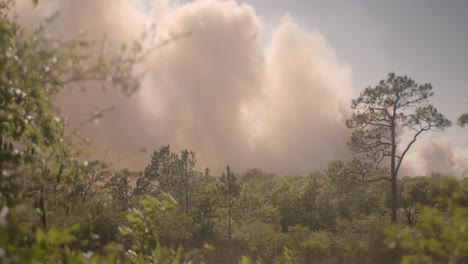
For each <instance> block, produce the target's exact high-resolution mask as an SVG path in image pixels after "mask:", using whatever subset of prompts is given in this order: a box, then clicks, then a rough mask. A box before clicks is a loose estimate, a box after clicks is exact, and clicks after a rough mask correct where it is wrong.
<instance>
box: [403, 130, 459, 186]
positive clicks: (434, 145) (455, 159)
mask: <svg viewBox="0 0 468 264" xmlns="http://www.w3.org/2000/svg"><path fill="white" fill-rule="evenodd" d="M405 162H406V168H408V169H407V173H408V174H409V175H429V174H431V173H434V172H438V173H442V174H444V175H454V176H457V177H468V148H464V149H456V148H454V147H453V146H452V144H450V142H449V141H448V140H447V139H445V138H443V137H442V136H440V135H439V134H430V135H428V136H426V137H423V138H422V139H421V140H420V141H419V142H418V144H417V145H415V147H414V149H413V150H412V151H411V152H408V157H407V159H406V160H405Z"/></svg>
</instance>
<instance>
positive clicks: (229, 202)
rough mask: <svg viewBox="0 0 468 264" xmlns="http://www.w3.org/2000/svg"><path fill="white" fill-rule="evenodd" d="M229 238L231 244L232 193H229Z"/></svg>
mask: <svg viewBox="0 0 468 264" xmlns="http://www.w3.org/2000/svg"><path fill="white" fill-rule="evenodd" d="M228 240H229V244H231V195H229V194H228Z"/></svg>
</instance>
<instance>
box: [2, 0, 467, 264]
mask: <svg viewBox="0 0 468 264" xmlns="http://www.w3.org/2000/svg"><path fill="white" fill-rule="evenodd" d="M10 7H11V2H10V1H0V134H1V138H0V262H1V263H244V264H248V263H400V262H401V263H468V179H466V178H465V179H456V178H454V177H451V176H450V175H441V174H437V173H434V174H431V175H423V176H418V177H401V175H399V173H398V172H399V168H400V164H402V163H403V160H404V157H405V154H406V153H407V151H411V146H412V145H413V143H415V142H416V141H417V139H418V137H419V136H420V135H422V134H424V133H425V132H427V131H432V130H442V129H444V128H445V127H448V126H450V124H451V122H450V121H449V120H447V119H446V118H445V117H444V116H443V115H442V114H440V113H439V112H437V110H436V109H435V108H434V107H433V106H432V105H430V104H428V103H427V100H428V99H429V98H430V97H432V96H433V92H432V86H431V85H430V84H423V85H419V84H417V83H415V82H414V81H413V80H412V79H411V78H408V77H406V76H396V75H395V74H389V75H388V78H387V79H385V80H383V81H381V82H380V83H379V84H378V85H377V86H375V87H369V88H366V89H365V90H364V91H363V92H362V93H361V95H360V96H359V97H358V98H357V99H356V100H353V101H352V103H351V109H352V110H353V111H354V112H353V115H352V116H351V117H350V118H349V120H348V122H347V125H348V127H349V128H350V129H352V130H353V133H352V136H351V138H350V139H349V147H350V150H351V151H353V152H354V153H355V158H354V159H352V160H346V161H333V162H331V163H330V164H329V165H328V166H327V168H326V169H324V170H317V171H313V172H311V173H310V174H309V175H307V176H300V175H277V174H274V173H269V172H265V171H262V170H260V169H251V170H248V171H245V172H239V171H236V168H230V167H229V166H227V167H226V169H225V170H224V172H222V173H221V175H218V174H216V173H213V172H211V171H210V169H208V168H206V169H205V170H201V171H200V170H199V169H198V168H199V166H197V163H196V162H197V156H196V154H195V153H194V152H192V151H190V150H183V151H181V152H174V151H173V150H172V149H171V148H170V147H169V145H165V146H162V147H161V148H159V149H156V150H152V155H151V159H150V162H149V163H148V164H147V166H146V168H145V169H144V170H143V171H132V170H129V169H123V170H117V169H113V168H112V166H110V165H109V164H107V163H106V162H105V161H102V160H88V155H87V153H86V150H85V149H86V147H85V145H84V144H83V140H82V139H81V138H80V137H79V136H78V135H77V133H76V131H75V130H74V129H71V128H70V127H67V121H66V117H64V116H60V115H59V113H58V112H57V111H55V110H54V109H55V108H54V100H55V98H56V96H57V94H58V93H59V92H60V91H61V90H62V89H64V88H66V87H72V88H73V87H80V86H83V85H91V86H97V85H99V86H101V85H105V86H109V87H111V88H112V89H119V90H121V92H122V93H126V94H131V93H132V92H133V91H135V90H137V89H138V85H139V83H138V79H137V78H134V77H132V74H131V72H132V67H133V66H134V65H135V63H137V61H138V60H139V58H141V57H142V56H145V51H144V49H143V48H142V45H141V44H140V43H135V44H134V45H132V46H128V47H122V49H121V50H120V51H119V52H118V53H116V54H114V55H109V54H102V53H100V51H99V50H98V49H96V48H95V47H94V46H93V44H92V43H88V42H86V41H84V40H81V39H77V40H73V41H70V42H61V41H58V40H54V39H51V38H49V37H48V36H47V35H46V34H43V31H44V29H45V28H46V27H47V24H44V25H43V26H41V27H39V28H38V29H37V30H35V31H28V30H27V29H25V28H22V27H21V26H20V25H19V24H18V23H17V22H16V21H15V19H14V18H12V17H11V16H10V13H9V8H10ZM168 45H170V43H169V44H168ZM104 114H105V113H102V112H97V113H95V114H94V115H92V116H91V118H89V120H86V121H85V123H84V124H83V125H86V122H91V123H92V122H93V121H94V120H96V119H99V118H101V117H102V115H104ZM466 117H467V115H466V114H465V115H462V116H461V117H460V119H459V120H458V123H459V124H460V126H462V125H464V124H466V123H467V120H468V118H466ZM401 127H406V128H408V129H409V130H410V131H411V130H414V132H415V133H414V137H413V139H414V140H413V141H410V142H409V143H408V144H407V145H403V146H400V147H402V148H401V149H403V152H402V153H399V152H398V151H397V146H398V145H399V144H401V143H400V142H399V140H398V138H397V133H399V132H398V128H401ZM78 129H79V128H78ZM169 143H170V142H168V143H167V144H169ZM387 161H388V162H387ZM415 176H416V175H415Z"/></svg>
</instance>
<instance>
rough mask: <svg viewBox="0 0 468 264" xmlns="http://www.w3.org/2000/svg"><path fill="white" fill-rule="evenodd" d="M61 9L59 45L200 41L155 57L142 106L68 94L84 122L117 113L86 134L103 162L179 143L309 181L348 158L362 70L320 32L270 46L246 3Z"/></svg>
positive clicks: (68, 4) (75, 116) (215, 165)
mask: <svg viewBox="0 0 468 264" xmlns="http://www.w3.org/2000/svg"><path fill="white" fill-rule="evenodd" d="M50 1H52V2H56V8H58V10H60V13H61V15H60V17H59V18H58V20H57V21H56V23H55V24H54V27H53V28H52V32H53V33H54V34H56V35H57V36H59V37H64V38H70V37H73V36H75V35H76V34H77V32H78V31H80V30H85V31H86V32H87V36H88V37H90V38H91V39H93V40H96V41H100V40H101V39H102V35H103V34H104V33H105V34H106V35H107V37H108V40H110V41H111V42H112V43H114V44H115V46H118V45H119V43H121V42H122V41H128V42H131V41H132V40H134V39H136V38H137V36H138V35H139V34H140V33H141V31H142V28H143V26H144V25H145V24H146V25H147V24H151V23H154V24H155V25H156V29H157V33H158V37H160V38H163V39H164V38H167V37H168V36H171V35H177V34H182V33H185V32H190V33H191V34H190V36H189V37H186V38H181V39H178V40H176V41H173V42H171V43H170V44H169V45H166V46H164V47H163V48H162V49H159V50H158V51H157V52H155V53H153V54H152V56H149V57H148V58H147V59H146V61H145V62H144V64H145V66H146V67H147V68H146V69H147V74H146V76H145V78H144V79H143V80H142V83H143V86H142V87H141V89H140V90H139V91H138V92H137V93H136V94H135V95H134V96H132V97H131V98H125V96H123V95H121V94H119V93H116V92H115V91H107V92H102V91H100V90H88V91H87V93H84V94H83V93H80V92H79V91H77V90H72V91H66V92H64V93H63V94H62V96H61V98H60V105H61V108H62V110H63V112H64V114H65V115H66V116H69V117H70V118H71V120H72V121H75V122H76V123H77V122H78V121H79V120H81V119H83V118H84V117H83V114H84V113H89V112H92V111H93V110H94V109H95V108H96V107H97V106H101V107H103V106H104V107H106V106H111V105H113V106H116V110H115V111H114V112H112V113H108V114H107V115H106V116H105V117H104V118H103V120H102V121H101V123H100V124H99V125H98V126H92V127H86V128H84V129H83V130H82V134H84V135H88V136H89V137H90V138H91V140H92V144H91V146H90V150H91V152H92V153H93V155H94V156H95V157H100V158H103V157H105V158H107V159H108V160H110V161H117V160H119V162H118V164H116V165H117V166H119V167H127V166H129V167H132V168H137V169H141V168H143V166H144V165H145V164H147V162H148V157H147V156H138V157H134V158H128V157H130V156H132V154H133V153H135V151H136V150H138V149H139V148H142V147H146V148H148V149H149V150H153V149H157V148H159V147H160V146H162V145H166V144H170V145H171V147H172V148H173V149H174V150H179V149H184V148H187V149H191V150H194V151H196V153H197V157H198V160H199V163H200V164H201V165H202V166H209V167H210V168H212V169H215V170H220V169H221V168H223V167H224V166H225V165H227V164H230V165H232V166H233V167H234V168H235V169H236V170H244V169H247V168H252V167H259V168H263V169H266V170H270V171H274V172H278V173H301V174H305V173H308V172H310V171H312V170H316V169H321V168H323V167H324V166H326V164H327V163H328V162H330V161H332V160H334V159H346V158H348V157H349V153H348V150H347V147H346V140H347V139H348V136H349V131H348V130H347V129H346V128H345V122H344V120H345V119H346V117H347V116H348V115H349V113H350V110H349V103H350V99H351V94H352V87H351V82H352V80H351V71H350V68H349V67H348V66H346V65H344V64H343V63H341V62H339V61H338V60H337V58H336V56H335V54H334V52H333V50H332V49H331V48H330V47H329V45H328V44H327V42H326V40H325V38H324V37H323V36H322V35H321V34H320V33H319V32H316V31H315V32H308V31H306V30H304V29H302V28H301V27H300V26H298V25H297V24H295V23H294V21H293V19H292V18H289V17H285V18H284V19H283V20H282V21H281V22H280V23H279V25H278V26H277V27H276V28H274V30H273V34H272V36H271V38H270V39H267V38H266V37H265V36H263V34H264V30H263V25H262V21H261V19H260V18H259V16H258V15H257V14H256V12H255V10H254V9H253V7H252V6H250V5H248V4H239V3H237V2H235V1H215V0H204V1H196V2H191V3H186V4H173V3H172V4H171V3H170V2H169V1H157V2H155V4H154V5H153V6H154V9H153V10H152V12H150V13H148V12H141V10H140V11H138V8H137V5H135V1H132V0H121V1H107V0H80V1H76V0H62V1H59V2H57V1H54V0H50ZM18 2H23V4H19V6H18V9H19V11H20V13H21V10H30V9H25V8H24V6H25V4H24V3H25V2H28V3H29V2H30V1H29V0H18ZM111 2H112V3H111ZM47 3H48V1H46V0H43V1H41V5H40V6H39V9H38V10H35V11H34V12H33V13H35V15H31V14H28V15H24V16H23V17H25V19H24V23H27V24H30V25H31V24H32V25H34V24H35V23H37V19H38V17H41V16H44V15H47V14H48V12H49V13H50V5H51V4H50V3H49V4H47ZM140 3H141V1H140ZM46 5H49V7H47V6H46ZM37 13H39V15H38V14H37ZM420 145H422V142H421V144H420ZM426 153H427V152H426ZM147 155H148V154H147ZM444 157H447V156H444ZM411 158H412V160H418V159H421V160H422V161H418V163H417V164H418V166H420V167H417V166H410V167H411V168H417V169H418V170H417V171H421V170H419V169H421V166H423V165H421V164H423V160H427V159H426V158H427V157H422V156H421V157H419V158H417V155H416V156H414V155H413V156H412V157H411ZM429 158H430V157H429ZM408 171H411V169H408ZM424 172H425V171H424Z"/></svg>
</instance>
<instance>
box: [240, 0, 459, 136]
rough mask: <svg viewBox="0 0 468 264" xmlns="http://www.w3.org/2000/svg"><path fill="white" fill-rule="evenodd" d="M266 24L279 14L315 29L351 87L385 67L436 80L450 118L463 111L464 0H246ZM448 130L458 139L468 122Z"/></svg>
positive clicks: (372, 79) (440, 103) (370, 81)
mask: <svg viewBox="0 0 468 264" xmlns="http://www.w3.org/2000/svg"><path fill="white" fill-rule="evenodd" d="M243 2H246V3H249V4H251V5H253V6H254V7H255V9H256V11H257V13H258V14H259V15H260V17H262V18H263V19H264V21H266V25H265V27H266V28H267V29H268V28H271V27H272V26H274V25H275V24H277V23H278V21H279V20H280V18H281V17H282V16H283V15H284V14H286V13H287V14H290V15H291V16H292V17H294V19H295V21H297V22H298V23H299V24H300V25H301V26H303V27H306V28H307V29H309V30H318V31H320V33H321V34H323V35H324V36H325V37H326V39H327V41H328V42H329V45H330V46H331V47H332V48H333V49H334V50H335V52H336V54H337V57H338V59H339V60H340V61H342V62H344V63H347V64H349V65H350V67H351V70H352V73H353V74H352V78H353V86H354V91H355V93H356V95H357V93H358V92H359V91H360V90H361V89H363V88H364V87H366V86H369V85H375V84H376V83H377V81H379V80H380V79H383V78H384V77H385V76H386V74H387V73H388V72H391V71H394V72H395V73H397V74H404V75H408V76H410V77H412V78H413V79H415V80H416V81H417V82H419V83H426V82H430V83H432V84H433V86H434V90H435V93H436V95H435V97H434V101H433V102H434V104H435V105H436V106H437V107H438V108H439V110H440V111H441V112H442V113H444V114H446V116H447V117H448V118H450V119H452V120H455V119H456V118H457V117H458V116H459V115H460V114H461V113H464V112H468V15H467V14H468V1H466V0H450V1H439V0H411V1H408V0H406V1H404V0H394V1H379V0H378V1H375V0H356V1H346V0H342V1H335V0H329V1H316V0H302V1H301V0H288V1H283V0H248V1H243ZM445 134H446V135H447V136H448V137H450V138H452V139H453V140H454V143H455V144H465V143H466V142H467V141H468V130H467V129H461V128H459V127H457V126H454V127H452V128H450V129H448V130H447V131H446V132H445Z"/></svg>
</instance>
